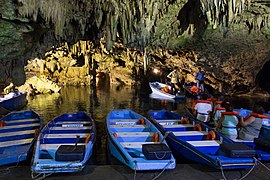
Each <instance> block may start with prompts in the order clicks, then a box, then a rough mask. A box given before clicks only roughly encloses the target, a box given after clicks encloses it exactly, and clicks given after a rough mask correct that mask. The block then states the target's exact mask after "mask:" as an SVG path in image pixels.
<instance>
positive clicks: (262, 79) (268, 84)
mask: <svg viewBox="0 0 270 180" xmlns="http://www.w3.org/2000/svg"><path fill="white" fill-rule="evenodd" d="M269 72H270V61H268V62H266V63H265V64H264V66H263V68H262V69H261V70H260V71H259V73H258V74H257V77H256V84H257V85H258V86H259V87H260V88H261V89H262V90H265V91H267V92H268V93H270V76H269Z"/></svg>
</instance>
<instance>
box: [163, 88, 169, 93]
mask: <svg viewBox="0 0 270 180" xmlns="http://www.w3.org/2000/svg"><path fill="white" fill-rule="evenodd" d="M162 91H163V92H166V93H169V92H170V90H169V87H168V86H165V87H164V88H162Z"/></svg>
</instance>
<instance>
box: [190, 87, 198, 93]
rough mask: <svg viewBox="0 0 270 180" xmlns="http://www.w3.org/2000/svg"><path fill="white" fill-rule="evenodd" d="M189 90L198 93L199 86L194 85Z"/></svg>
mask: <svg viewBox="0 0 270 180" xmlns="http://www.w3.org/2000/svg"><path fill="white" fill-rule="evenodd" d="M189 90H190V91H191V92H193V93H197V91H198V88H197V86H192V87H191V88H189Z"/></svg>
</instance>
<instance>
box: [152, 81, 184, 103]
mask: <svg viewBox="0 0 270 180" xmlns="http://www.w3.org/2000/svg"><path fill="white" fill-rule="evenodd" d="M149 86H150V88H151V90H152V92H153V94H155V95H156V96H159V97H160V98H172V99H178V98H179V99H180V98H185V95H181V94H178V93H177V94H176V95H174V94H170V93H166V92H163V91H162V88H164V87H165V86H168V88H169V90H171V86H170V85H168V84H163V83H160V82H149Z"/></svg>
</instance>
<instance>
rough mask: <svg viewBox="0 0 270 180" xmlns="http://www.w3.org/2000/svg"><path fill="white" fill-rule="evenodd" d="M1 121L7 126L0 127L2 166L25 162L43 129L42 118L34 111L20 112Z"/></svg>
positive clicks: (0, 157) (10, 114) (0, 159)
mask: <svg viewBox="0 0 270 180" xmlns="http://www.w3.org/2000/svg"><path fill="white" fill-rule="evenodd" d="M1 119H2V120H3V121H4V122H5V124H6V125H5V126H4V127H0V151H1V154H0V165H6V164H11V163H19V162H21V161H25V160H26V159H27V158H28V157H29V154H30V151H31V149H32V147H33V144H34V142H35V140H36V138H37V135H38V134H37V133H38V132H39V131H40V129H41V127H42V120H41V119H40V116H39V115H38V114H36V113H35V112H33V111H18V112H12V113H9V114H8V115H6V116H4V117H3V118H1Z"/></svg>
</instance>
